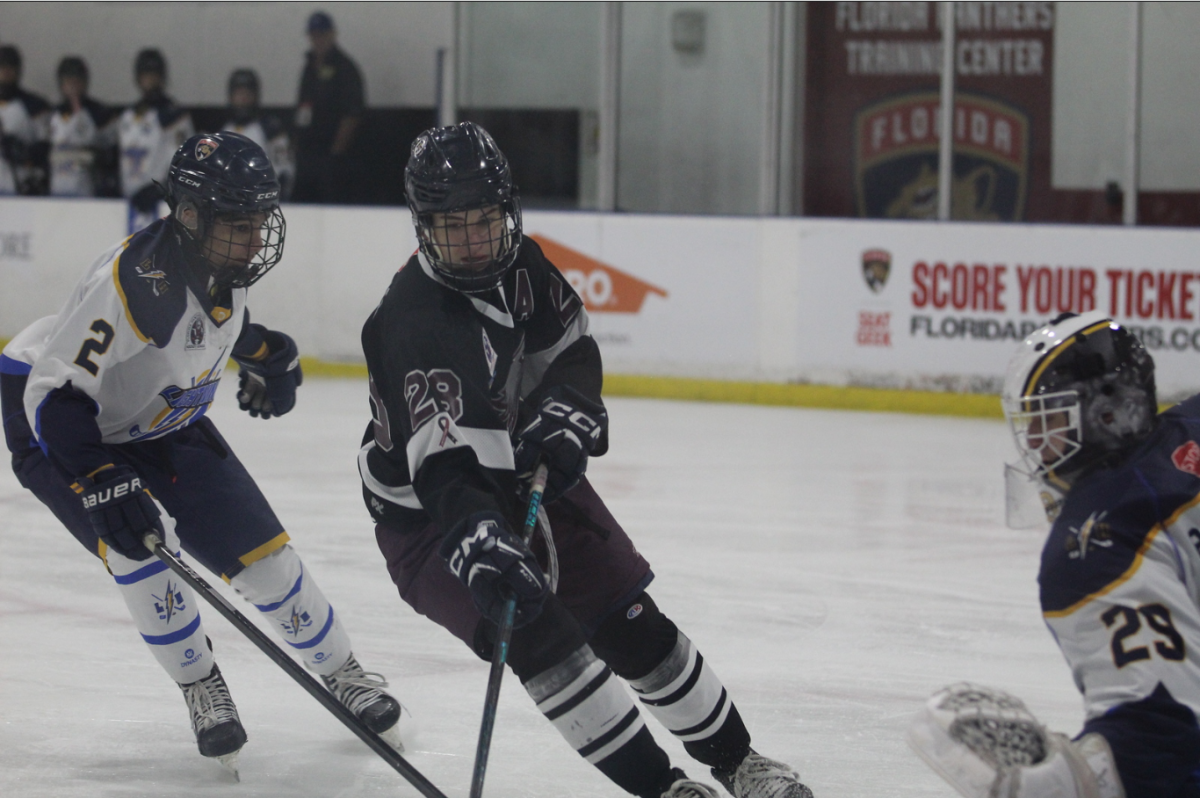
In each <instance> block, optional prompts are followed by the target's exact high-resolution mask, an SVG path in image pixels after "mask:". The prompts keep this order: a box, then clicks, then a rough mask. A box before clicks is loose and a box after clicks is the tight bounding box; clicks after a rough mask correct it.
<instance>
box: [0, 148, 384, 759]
mask: <svg viewBox="0 0 1200 798" xmlns="http://www.w3.org/2000/svg"><path fill="white" fill-rule="evenodd" d="M167 193H168V204H169V206H170V207H171V210H172V213H171V216H169V217H168V218H165V219H160V220H158V221H157V222H155V223H153V224H151V225H150V226H149V227H148V228H146V229H145V230H143V231H141V232H139V233H137V234H135V235H132V236H130V237H129V238H127V239H125V240H124V241H122V242H120V243H119V244H117V245H116V246H114V247H112V248H111V249H109V250H108V252H107V253H105V254H104V255H102V256H101V257H99V258H98V259H97V260H96V261H95V262H94V263H93V265H92V266H91V267H90V268H89V269H88V271H87V273H86V274H85V275H84V276H83V278H82V279H81V280H80V282H79V284H78V286H77V287H76V289H75V290H74V291H73V292H72V294H71V296H70V297H69V298H68V300H67V302H66V304H65V305H64V307H63V309H62V310H61V311H60V312H59V314H58V315H57V316H48V317H46V318H43V319H40V320H38V321H36V322H34V323H33V324H31V325H30V326H29V327H27V328H26V329H25V330H23V331H21V332H20V333H19V334H18V335H17V336H16V338H14V339H13V340H12V341H11V342H10V343H9V344H8V346H6V347H5V349H4V353H3V355H0V406H2V407H3V418H4V435H5V439H6V441H7V443H8V448H9V450H10V451H11V452H12V462H13V470H14V471H15V472H16V475H17V480H18V481H19V482H20V483H21V484H22V485H23V486H24V487H26V488H27V489H29V490H30V491H31V492H32V493H33V494H34V495H35V496H37V497H38V499H40V500H41V501H42V502H43V503H44V504H46V506H47V507H49V508H50V510H51V511H53V513H54V514H55V516H57V517H58V519H59V520H60V521H62V523H63V524H64V525H65V526H66V527H67V529H68V530H69V531H70V532H71V533H72V534H73V535H74V536H75V537H76V538H77V539H78V540H79V542H80V543H81V544H83V546H84V547H85V548H86V549H87V550H88V551H89V552H91V553H92V554H93V555H95V556H97V557H98V558H100V560H101V561H102V563H103V565H104V567H105V568H106V569H107V570H108V572H109V573H110V574H111V575H112V576H113V579H114V580H115V582H116V585H117V589H118V590H119V591H120V593H121V596H122V598H123V599H124V600H125V602H126V604H127V605H128V607H129V611H130V614H131V615H132V616H133V621H134V625H135V626H136V628H137V630H138V632H139V633H140V634H141V636H142V639H143V640H144V641H145V642H146V644H147V645H148V646H149V648H150V651H151V652H152V653H153V655H154V657H155V659H156V660H157V661H158V663H159V665H161V666H162V668H163V669H164V670H165V671H166V672H167V673H168V674H169V675H170V676H171V677H172V678H173V679H174V680H175V681H176V682H177V683H178V684H179V685H180V688H181V689H182V691H183V695H184V699H185V701H186V702H187V706H188V710H189V712H190V713H191V720H192V727H193V731H194V732H195V735H196V742H197V744H198V746H199V749H200V753H201V754H202V755H204V756H207V757H213V758H217V759H219V760H220V761H222V762H223V763H225V764H226V765H228V766H230V767H233V766H234V758H235V757H236V755H237V753H238V751H239V750H240V749H241V747H242V745H243V744H244V743H245V742H246V732H245V730H244V729H243V727H242V724H241V721H240V719H239V717H238V713H237V709H236V707H235V706H234V703H233V699H232V697H231V695H230V692H229V688H228V687H227V686H226V683H225V680H224V678H223V677H222V675H221V671H220V669H219V668H218V667H217V664H216V662H215V660H214V658H213V652H212V650H211V648H210V646H209V643H208V640H207V637H206V635H205V632H204V627H203V625H202V624H201V619H200V612H199V607H198V600H197V597H196V596H195V595H194V594H193V593H192V591H191V589H190V588H189V587H188V586H187V585H186V584H183V583H180V582H179V580H178V579H177V578H176V577H175V575H174V573H173V572H172V571H170V570H168V568H167V566H166V565H165V564H164V563H162V562H159V561H158V560H157V559H155V558H154V557H153V555H152V554H151V552H150V551H149V550H148V549H147V548H146V547H145V546H144V545H143V542H142V541H143V540H144V538H145V536H146V534H147V533H150V532H153V533H154V534H155V535H157V536H158V538H159V539H161V540H162V541H163V542H164V543H165V544H166V545H167V546H168V547H170V549H171V550H172V551H174V552H178V551H179V549H180V548H181V547H182V549H183V550H184V551H186V552H187V553H188V555H189V556H191V557H193V558H194V559H195V560H197V561H198V562H199V563H201V564H202V565H204V566H205V567H206V568H207V569H208V570H210V571H211V572H213V573H215V574H218V575H220V576H221V577H222V578H224V579H225V580H226V581H227V582H228V583H229V584H230V585H231V586H232V587H233V588H234V589H235V590H237V591H238V593H240V594H241V595H242V596H243V597H244V598H246V599H247V600H248V601H250V602H252V603H253V604H254V605H255V608H256V609H258V610H259V611H260V612H261V613H262V614H263V615H264V617H265V618H266V619H267V622H268V623H269V624H270V625H271V626H272V627H273V628H274V629H275V631H276V633H277V634H278V635H279V636H280V637H281V638H282V639H283V640H284V642H286V643H287V645H288V647H289V648H291V649H292V650H293V651H295V652H296V654H297V655H298V656H300V657H301V658H302V659H303V660H304V662H305V665H307V667H308V668H309V669H310V670H312V671H314V672H315V673H317V674H318V675H320V676H321V677H322V680H323V681H324V683H325V685H326V687H328V688H329V690H330V691H331V692H332V693H333V694H334V695H335V696H337V698H338V699H339V700H340V701H341V702H342V703H343V704H344V705H346V706H347V707H348V708H349V709H350V710H351V711H352V712H353V713H354V714H355V715H356V716H358V717H359V719H361V720H362V721H363V722H364V723H365V724H366V725H368V726H369V727H371V728H372V729H373V730H374V731H375V732H377V733H379V734H381V735H383V736H384V737H385V738H386V739H388V740H389V742H391V743H392V744H393V745H396V746H397V747H398V746H399V744H400V737H399V733H398V721H399V719H400V705H399V704H398V703H397V702H396V700H395V699H394V698H392V697H391V696H389V695H388V694H386V693H384V692H382V689H381V688H383V687H386V686H387V682H386V681H384V680H383V679H382V677H380V676H379V675H378V674H370V673H368V672H365V671H364V670H363V669H362V667H361V666H360V665H359V663H358V661H357V660H356V659H355V657H354V655H353V654H352V653H351V649H350V639H349V637H348V636H347V634H346V632H345V630H344V629H343V627H342V624H341V621H340V618H339V617H338V616H336V615H335V614H334V611H333V607H332V606H331V605H330V603H329V602H328V601H327V600H326V598H325V596H324V594H323V593H322V592H321V589H320V588H319V587H318V586H317V584H316V582H315V581H314V580H313V577H312V575H311V574H310V573H309V571H308V569H307V568H305V567H304V564H303V563H302V562H301V560H300V557H299V555H297V553H296V551H295V550H294V549H293V548H292V546H291V545H290V543H289V536H288V533H287V532H286V531H285V530H284V528H283V525H282V524H281V523H280V521H279V519H278V518H277V517H276V516H275V513H274V511H273V510H272V509H271V507H270V505H269V504H268V503H267V500H266V497H265V496H263V494H262V492H261V491H260V490H259V489H258V486H257V485H256V484H255V483H254V480H253V478H251V476H250V474H248V473H247V472H246V469H245V467H244V466H243V465H242V464H241V462H240V461H239V460H238V458H237V456H236V455H235V454H234V453H233V451H232V450H231V447H230V446H229V443H228V442H227V441H226V440H225V438H224V437H223V436H222V435H221V433H220V432H218V431H217V428H216V426H215V425H214V424H213V423H212V421H211V420H210V419H209V418H207V416H206V413H207V411H208V408H209V406H210V405H211V404H212V402H213V400H214V398H215V396H216V392H217V386H218V384H219V382H220V379H221V377H222V376H223V374H224V372H225V368H226V366H227V364H228V361H229V359H230V357H232V358H233V359H234V360H236V361H237V363H238V364H239V366H240V374H239V377H238V378H239V382H240V388H241V389H240V392H239V394H238V400H239V403H240V405H241V407H242V408H243V409H244V410H246V411H248V412H249V413H250V414H251V415H253V416H256V417H261V418H271V417H272V416H276V415H282V414H284V413H287V412H289V411H290V410H291V409H292V407H293V406H294V404H295V401H296V388H297V386H299V385H300V382H301V372H300V366H299V354H298V352H297V350H296V344H295V343H294V342H293V341H292V339H291V338H290V337H288V336H287V335H285V334H284V333H281V332H278V331H275V330H269V329H267V328H266V327H263V326H262V325H260V324H251V323H250V317H249V311H248V310H247V308H246V300H247V289H248V287H249V286H250V285H252V284H253V283H255V282H256V281H257V280H258V279H259V278H261V277H262V276H263V275H264V274H266V273H267V271H268V270H270V269H271V268H272V267H273V266H274V265H275V264H276V263H277V262H278V261H279V259H280V258H281V257H282V255H283V241H284V222H283V215H282V213H281V212H280V210H279V204H278V194H279V183H278V182H277V181H276V179H275V172H274V170H273V169H272V168H271V164H270V162H269V161H268V160H267V157H266V155H265V154H264V153H263V151H262V148H260V147H259V146H258V145H257V144H255V143H254V142H252V141H250V140H249V139H247V138H245V137H243V136H239V135H237V134H234V133H213V134H211V135H205V136H195V137H193V138H191V139H189V140H188V141H187V142H185V143H184V145H183V147H181V148H180V149H179V151H178V152H176V154H175V157H174V159H173V160H172V162H171V167H170V171H169V176H168V185H167ZM114 678H115V679H117V680H118V684H119V679H120V678H121V677H120V675H119V674H118V675H114Z"/></svg>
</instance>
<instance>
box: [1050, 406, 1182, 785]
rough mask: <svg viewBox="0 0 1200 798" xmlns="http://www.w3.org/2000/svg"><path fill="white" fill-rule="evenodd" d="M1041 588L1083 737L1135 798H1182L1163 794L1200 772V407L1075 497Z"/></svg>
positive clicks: (1053, 540)
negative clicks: (1096, 736) (1076, 695)
mask: <svg viewBox="0 0 1200 798" xmlns="http://www.w3.org/2000/svg"><path fill="white" fill-rule="evenodd" d="M1038 581H1039V583H1040V587H1041V603H1042V612H1043V615H1044V617H1045V619H1046V623H1047V625H1048V626H1049V627H1050V630H1051V632H1053V634H1054V637H1055V639H1056V640H1057V641H1058V644H1059V647H1060V648H1061V649H1062V652H1063V655H1064V656H1065V657H1066V659H1067V663H1068V664H1069V665H1070V667H1071V673H1072V676H1073V677H1074V679H1075V684H1076V686H1077V687H1078V688H1079V690H1080V691H1081V692H1082V693H1083V697H1084V707H1085V711H1086V715H1087V723H1086V725H1085V727H1084V729H1085V731H1096V732H1099V733H1101V734H1103V735H1104V736H1105V737H1106V739H1107V740H1108V742H1109V744H1110V745H1111V746H1112V748H1113V750H1114V753H1115V754H1116V757H1117V762H1118V765H1119V767H1120V771H1121V778H1122V780H1123V781H1124V782H1125V786H1126V790H1127V794H1128V795H1130V796H1137V795H1146V794H1163V795H1165V794H1172V795H1174V794H1177V791H1176V789H1174V788H1172V789H1170V790H1166V788H1165V787H1164V785H1165V784H1168V783H1169V784H1172V785H1179V784H1182V783H1183V781H1181V780H1185V779H1188V778H1191V776H1190V774H1191V773H1192V772H1193V771H1195V770H1196V769H1197V768H1198V767H1200V742H1198V741H1200V728H1197V726H1196V722H1195V718H1196V717H1200V397H1193V398H1192V399H1190V400H1188V401H1187V402H1184V403H1182V404H1180V405H1177V406H1176V407H1174V408H1172V409H1171V410H1169V411H1167V412H1166V413H1163V414H1162V416H1160V421H1159V424H1158V427H1157V429H1156V430H1155V431H1154V433H1153V434H1152V435H1151V437H1150V439H1149V440H1148V441H1147V442H1146V443H1145V444H1143V445H1142V446H1141V447H1139V448H1138V449H1137V451H1136V452H1134V453H1133V454H1132V455H1131V456H1130V457H1129V458H1128V460H1126V461H1125V462H1124V463H1122V464H1121V465H1120V466H1119V467H1115V468H1109V469H1102V470H1100V471H1099V472H1097V473H1094V474H1092V475H1090V476H1088V477H1085V478H1083V479H1082V480H1081V481H1080V482H1079V483H1078V484H1076V485H1075V486H1074V487H1073V488H1072V489H1071V491H1070V492H1069V493H1068V494H1067V498H1066V501H1065V502H1064V504H1063V508H1062V511H1061V514H1060V516H1059V517H1058V519H1057V520H1056V521H1055V523H1054V527H1053V529H1052V530H1051V532H1050V537H1049V539H1048V540H1047V542H1046V546H1045V549H1044V550H1043V553H1042V567H1041V573H1040V575H1039V577H1038ZM1180 718H1191V720H1190V723H1187V722H1184V723H1181V721H1180ZM1163 740H1169V741H1172V740H1173V741H1178V745H1179V746H1180V750H1179V752H1177V754H1176V752H1173V751H1169V749H1170V746H1169V745H1166V744H1165V743H1163V742H1162V741H1163ZM1173 768H1174V769H1176V770H1177V771H1178V773H1177V774H1176V775H1174V776H1171V775H1170V774H1171V773H1172V772H1173V771H1172V769H1173ZM1151 774H1154V775H1151ZM1163 774H1167V775H1166V776H1164V775H1163ZM1160 778H1168V781H1166V782H1163V781H1159V779H1160ZM1164 790H1166V791H1164ZM1179 794H1182V793H1179Z"/></svg>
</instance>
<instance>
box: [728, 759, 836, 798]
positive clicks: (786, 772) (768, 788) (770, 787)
mask: <svg viewBox="0 0 1200 798" xmlns="http://www.w3.org/2000/svg"><path fill="white" fill-rule="evenodd" d="M712 774H713V777H714V778H715V779H716V780H717V781H719V782H721V784H722V785H723V786H724V787H725V789H727V790H729V794H730V795H732V796H734V798H813V794H812V790H810V789H808V787H806V786H804V785H803V784H801V783H800V774H798V773H796V772H795V771H794V770H792V769H791V768H790V767H788V766H787V765H785V764H783V763H782V762H776V761H775V760H774V759H767V758H766V757H765V756H762V755H761V754H758V753H756V752H754V751H751V752H750V753H748V754H746V758H745V759H743V760H742V763H741V764H740V765H738V767H737V770H735V771H733V772H732V773H728V772H725V773H722V772H720V771H718V770H717V769H716V768H714V769H713V772H712Z"/></svg>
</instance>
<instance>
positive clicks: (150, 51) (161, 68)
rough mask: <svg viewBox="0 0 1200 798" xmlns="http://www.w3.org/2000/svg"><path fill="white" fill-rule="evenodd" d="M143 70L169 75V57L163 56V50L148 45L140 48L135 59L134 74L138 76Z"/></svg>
mask: <svg viewBox="0 0 1200 798" xmlns="http://www.w3.org/2000/svg"><path fill="white" fill-rule="evenodd" d="M143 72H153V73H154V74H156V75H162V76H163V77H164V78H165V77H166V76H167V59H165V58H163V54H162V51H161V50H158V49H156V48H154V47H147V48H145V49H143V50H139V51H138V54H137V57H136V58H134V59H133V76H134V77H135V78H136V77H137V76H138V75H141V74H142V73H143Z"/></svg>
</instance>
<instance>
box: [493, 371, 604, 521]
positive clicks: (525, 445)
mask: <svg viewBox="0 0 1200 798" xmlns="http://www.w3.org/2000/svg"><path fill="white" fill-rule="evenodd" d="M607 429H608V413H607V412H606V411H605V410H604V406H603V405H601V404H599V403H597V402H593V401H592V400H590V399H588V398H587V397H586V396H584V395H583V394H581V393H579V391H577V390H575V389H574V388H570V387H568V386H566V385H556V386H555V387H553V388H551V389H550V391H549V392H548V393H547V394H546V398H545V399H543V400H542V405H541V407H539V408H538V411H537V415H536V416H535V417H534V419H533V421H531V422H530V423H529V424H528V425H527V426H526V427H525V429H523V430H521V431H520V432H519V433H518V434H517V441H518V442H517V448H516V449H515V450H514V452H513V459H514V461H515V463H516V470H517V479H518V480H520V482H521V492H522V494H524V495H527V494H528V492H529V483H530V481H531V480H532V479H533V470H534V469H535V468H536V467H537V462H538V458H539V457H540V456H543V455H544V456H545V458H546V464H547V466H549V475H548V477H547V479H546V493H545V496H544V498H543V501H544V502H545V503H547V504H549V503H550V502H552V501H554V500H555V499H557V498H558V497H559V496H562V495H563V494H564V493H566V492H567V491H569V490H570V489H571V488H573V487H575V485H576V484H577V483H578V482H579V478H580V477H582V476H583V473H584V472H585V471H587V461H588V455H590V454H591V453H592V451H593V450H594V449H595V448H596V444H597V443H598V442H599V441H600V437H601V436H602V435H603V434H604V432H605V431H606V430H607Z"/></svg>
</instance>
